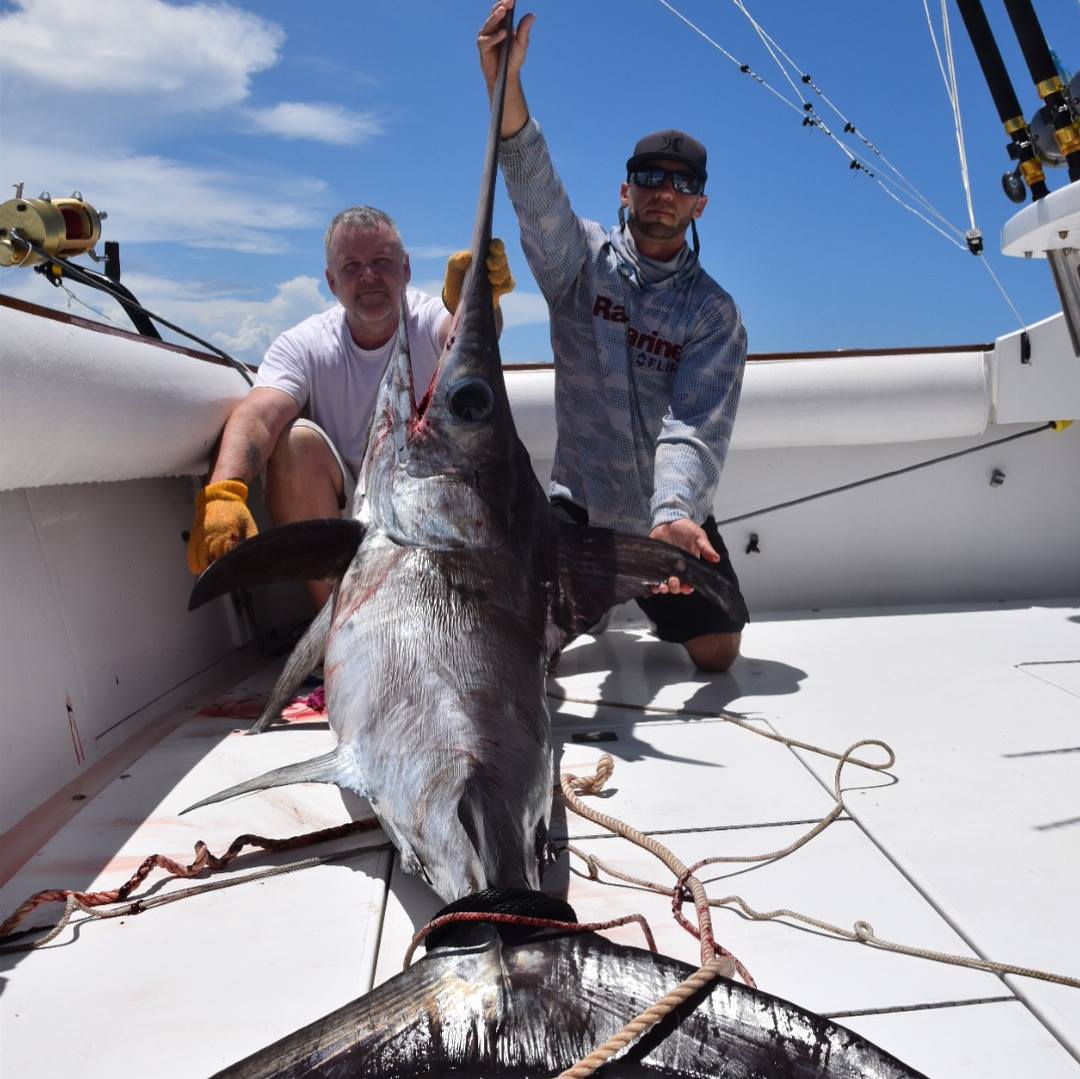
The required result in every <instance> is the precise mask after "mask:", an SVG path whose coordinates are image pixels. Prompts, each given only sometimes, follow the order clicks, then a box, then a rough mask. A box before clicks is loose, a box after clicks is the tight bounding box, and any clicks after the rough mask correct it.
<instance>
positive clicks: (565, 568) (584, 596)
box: [552, 520, 750, 643]
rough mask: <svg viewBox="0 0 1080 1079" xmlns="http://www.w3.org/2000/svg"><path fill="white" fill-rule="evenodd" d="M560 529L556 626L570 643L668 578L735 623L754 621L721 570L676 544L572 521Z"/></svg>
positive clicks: (559, 525) (557, 524) (561, 524)
mask: <svg viewBox="0 0 1080 1079" xmlns="http://www.w3.org/2000/svg"><path fill="white" fill-rule="evenodd" d="M555 527H556V545H555V546H556V552H557V553H556V559H557V573H558V582H557V593H558V594H557V596H556V597H555V601H554V603H553V605H552V621H553V622H554V623H555V625H557V626H558V627H559V628H560V629H561V630H562V631H563V632H564V633H566V635H567V636H566V639H567V641H569V640H572V639H573V638H574V637H576V636H578V634H581V633H584V632H586V631H587V630H588V628H589V627H590V626H592V625H594V624H595V623H596V622H597V621H598V620H599V619H600V617H601V616H602V615H603V614H604V612H605V611H607V610H609V609H610V608H611V607H614V606H615V605H616V604H618V603H623V602H625V601H626V600H628V599H636V598H637V597H639V596H647V595H648V594H649V589H650V586H652V585H656V584H660V582H661V581H664V580H666V579H667V578H668V577H678V578H679V580H681V581H687V582H688V583H690V584H692V585H693V586H694V588H695V589H697V590H698V591H699V592H700V593H701V594H702V595H703V596H705V597H706V598H708V599H710V600H712V602H713V603H715V604H716V605H717V606H718V607H720V609H721V610H723V612H724V613H725V614H726V615H728V617H730V618H731V619H733V620H734V621H738V622H746V621H749V617H750V616H749V613H748V612H747V610H746V604H745V602H744V601H743V598H742V596H741V595H739V593H738V592H737V591H736V590H735V589H733V588H732V587H731V585H730V584H729V583H728V582H727V581H726V580H725V579H724V578H723V577H722V576H721V575H720V573H719V572H718V571H717V569H716V567H715V566H713V565H712V564H711V563H709V562H703V561H702V560H701V559H699V558H694V557H692V556H691V555H688V554H687V553H686V552H685V551H681V550H679V548H678V547H673V546H672V545H671V544H670V543H662V542H660V541H659V540H651V539H647V538H646V537H644V536H628V535H626V534H624V533H622V532H614V531H612V530H611V529H608V528H594V527H592V526H591V525H578V524H572V523H570V522H569V521H561V520H560V521H556V522H555ZM564 643H565V642H564Z"/></svg>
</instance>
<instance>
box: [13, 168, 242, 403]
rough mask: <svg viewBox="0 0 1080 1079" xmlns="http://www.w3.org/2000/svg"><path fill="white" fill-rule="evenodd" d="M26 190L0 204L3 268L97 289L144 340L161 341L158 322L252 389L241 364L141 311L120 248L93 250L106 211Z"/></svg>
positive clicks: (18, 187)
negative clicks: (85, 260)
mask: <svg viewBox="0 0 1080 1079" xmlns="http://www.w3.org/2000/svg"><path fill="white" fill-rule="evenodd" d="M22 187H23V185H22V184H21V183H20V184H17V185H16V186H15V191H16V194H15V198H13V199H9V200H8V201H7V202H5V203H3V204H0V266H10V267H17V266H18V267H33V268H34V270H35V272H37V273H41V274H43V275H44V277H45V279H46V280H47V281H49V282H50V284H53V285H56V286H57V287H59V285H60V283H61V280H62V278H63V277H64V275H65V274H66V275H67V276H69V277H71V278H73V279H74V280H76V281H79V282H80V283H81V284H84V285H87V286H89V287H90V288H96V289H99V290H100V291H102V292H104V293H107V294H108V295H109V296H111V297H112V298H113V299H114V300H116V302H117V303H118V304H120V306H121V307H122V308H123V309H124V311H125V312H126V313H127V315H128V317H129V318H130V319H131V321H132V324H133V325H134V326H135V329H136V330H138V332H139V334H140V336H142V337H148V338H151V339H152V340H156V341H160V340H161V334H160V333H159V332H158V330H157V328H156V327H155V325H154V322H157V323H160V324H161V325H162V326H165V327H166V328H168V329H170V330H173V331H174V332H176V333H178V334H181V335H182V336H184V337H186V338H188V339H189V340H191V341H194V342H195V343H196V344H198V345H201V346H202V347H203V348H205V349H207V350H208V351H209V352H212V353H213V354H214V355H216V356H220V357H221V358H222V359H223V360H225V362H226V363H228V364H229V365H230V366H231V367H233V368H234V369H235V370H236V371H237V372H239V374H240V375H241V376H242V377H243V378H244V380H245V381H246V382H247V383H248V385H249V386H250V385H254V379H253V378H252V376H251V372H250V371H249V370H248V369H247V367H245V366H244V364H242V363H240V361H239V360H237V359H235V358H234V357H233V356H230V355H229V354H228V353H227V352H225V351H224V350H222V349H220V348H218V347H217V346H216V345H213V344H211V343H210V342H209V341H206V340H204V339H203V338H201V337H198V336H196V335H195V334H193V333H190V332H189V331H188V330H185V329H183V328H182V327H180V326H177V325H176V324H175V323H173V322H170V321H169V320H168V319H166V318H163V317H162V316H161V315H158V314H155V313H154V312H153V311H150V310H148V309H147V308H146V307H143V305H142V304H141V303H139V301H138V300H137V299H136V298H135V296H134V294H133V293H132V292H131V290H130V289H128V288H127V287H126V286H124V285H122V284H120V245H119V244H118V243H116V242H115V241H109V242H107V243H106V244H105V257H104V259H102V258H101V257H100V256H98V255H97V254H96V253H95V251H94V246H95V244H96V243H97V242H98V240H99V239H100V238H101V222H102V221H103V220H104V219H105V218H106V216H107V215H106V214H105V213H104V212H99V211H98V210H96V209H94V207H93V206H91V205H90V203H88V202H87V201H86V200H85V199H84V198H83V197H82V195H81V194H80V193H79V192H78V191H76V192H74V193H73V194H72V195H71V197H70V198H66V199H54V198H52V197H51V196H50V195H49V193H48V192H47V191H44V192H42V194H41V196H40V197H39V198H36V199H28V198H23V195H22ZM78 255H89V257H90V258H93V259H97V261H99V262H104V264H105V273H104V274H100V273H98V272H97V271H95V270H91V269H89V268H88V267H85V266H79V265H78V264H76V263H74V262H71V261H70V260H71V258H73V257H75V256H78Z"/></svg>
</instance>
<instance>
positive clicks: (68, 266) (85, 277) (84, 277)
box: [11, 235, 255, 386]
mask: <svg viewBox="0 0 1080 1079" xmlns="http://www.w3.org/2000/svg"><path fill="white" fill-rule="evenodd" d="M11 239H12V240H13V241H14V242H15V243H20V244H25V245H26V246H27V247H28V248H29V249H30V250H31V251H33V252H34V254H36V255H40V256H41V257H42V258H44V259H46V260H47V261H48V262H51V263H55V264H56V265H58V266H62V267H63V268H64V270H65V271H66V272H67V273H69V274H71V276H72V277H74V278H75V280H76V281H81V282H82V283H83V284H90V285H91V287H93V288H98V289H101V291H102V292H105V293H107V294H108V295H110V296H112V298H113V299H114V300H116V301H117V303H119V304H120V305H121V306H122V307H123V306H127V307H131V308H134V309H135V310H136V311H141V312H142V313H143V314H144V315H146V316H147V318H152V319H153V320H154V321H155V322H159V323H161V325H162V326H165V327H167V328H168V329H170V330H173V331H174V332H176V333H178V334H181V335H182V336H184V337H187V338H188V339H189V340H191V341H194V342H195V343H196V344H199V345H202V347H203V348H205V349H207V350H208V351H210V352H212V353H213V354H214V355H215V356H220V357H221V358H222V359H223V360H225V362H226V363H228V364H229V366H230V367H233V368H235V370H236V371H238V372H239V373H240V375H241V376H242V377H243V378H244V380H245V381H246V382H247V384H248V385H249V386H254V385H255V379H254V378H252V377H251V372H250V371H249V370H248V369H247V368H246V367H245V366H244V365H243V364H242V363H241V362H240V361H239V360H237V359H234V358H233V357H232V356H230V355H229V354H228V353H227V352H225V351H223V350H222V349H220V348H218V347H217V345H212V344H210V342H209V341H205V340H203V338H201V337H197V336H196V335H195V334H193V333H190V332H189V331H187V330H185V329H183V328H182V327H180V326H177V325H176V323H174V322H170V321H169V320H168V319H167V318H163V317H162V316H161V315H158V314H155V313H154V312H153V311H150V310H148V309H147V308H145V307H143V305H142V304H141V303H137V302H135V301H133V300H132V299H131V298H130V297H128V296H124V295H122V294H121V293H120V292H117V291H116V290H115V289H112V288H109V287H108V286H107V285H105V284H104V283H103V282H102V281H99V280H97V279H96V278H93V277H91V276H90V275H89V274H87V273H85V272H84V271H83V270H82V269H81V268H80V267H79V266H78V265H77V264H76V263H74V262H69V261H68V260H67V259H65V258H62V257H61V256H60V255H53V254H50V253H49V252H48V251H46V250H45V248H44V247H42V246H41V245H40V244H37V243H35V242H34V241H33V240H30V239H27V238H26V237H25V236H14V235H13V236H12V237H11ZM87 306H89V305H87ZM91 310H93V308H91Z"/></svg>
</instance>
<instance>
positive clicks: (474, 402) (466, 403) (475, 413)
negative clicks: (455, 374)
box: [446, 378, 495, 423]
mask: <svg viewBox="0 0 1080 1079" xmlns="http://www.w3.org/2000/svg"><path fill="white" fill-rule="evenodd" d="M446 399H447V403H448V404H449V405H450V412H451V413H452V414H453V415H454V416H455V417H456V418H457V419H459V420H463V421H464V422H465V423H480V422H481V421H482V420H486V419H487V418H488V416H490V415H491V413H492V410H493V409H494V407H495V395H494V394H493V393H492V392H491V387H490V386H489V385H488V384H487V383H486V382H485V381H484V380H483V379H482V378H463V379H462V380H461V381H460V382H455V383H454V384H453V385H452V386H451V387H450V389H449V390H448V391H447V394H446Z"/></svg>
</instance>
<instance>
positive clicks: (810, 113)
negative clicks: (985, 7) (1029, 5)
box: [658, 0, 1027, 330]
mask: <svg viewBox="0 0 1080 1079" xmlns="http://www.w3.org/2000/svg"><path fill="white" fill-rule="evenodd" d="M658 2H659V3H660V5H661V6H662V7H664V8H666V9H667V10H668V11H670V12H671V13H672V14H673V15H674V16H675V17H676V18H678V19H679V20H680V21H681V22H683V23H684V24H685V25H686V26H688V27H689V28H690V29H691V30H693V31H694V33H696V34H697V35H698V36H699V37H701V38H703V39H704V40H705V41H706V42H708V44H710V45H711V46H712V47H713V48H714V49H716V50H717V51H718V52H720V53H721V54H722V55H723V56H724V57H725V58H726V59H728V60H730V61H731V62H732V63H733V64H735V65H736V66H737V67H738V68H739V70H740V71H741V72H742V73H743V74H747V75H750V76H751V78H752V79H753V80H754V81H755V82H757V83H758V84H759V85H761V86H762V87H763V88H764V89H766V90H768V91H769V92H770V93H771V94H772V95H773V96H774V97H776V98H777V99H778V100H779V101H781V102H783V104H785V105H786V106H787V107H788V108H789V109H791V110H792V111H793V112H797V113H799V114H800V115H801V116H802V121H803V125H804V126H806V127H810V128H813V129H815V130H817V131H820V132H821V133H822V134H823V135H825V136H827V137H828V138H829V140H830V141H831V142H832V144H833V145H834V146H835V147H836V148H837V149H838V150H840V152H841V153H843V154H844V155H845V156H846V157H847V158H848V167H849V168H850V169H852V170H853V171H856V172H863V173H865V174H866V176H867V177H868V178H869V179H872V180H873V181H874V182H875V183H876V184H877V185H878V187H880V188H881V190H882V191H883V192H884V193H885V194H886V195H888V196H889V198H891V199H892V200H893V201H894V202H896V203H897V204H898V205H899V206H901V207H902V208H903V209H905V210H907V211H908V212H909V213H911V214H913V215H914V216H915V217H917V218H918V219H919V220H920V221H922V222H924V223H925V224H927V225H929V226H930V228H932V229H933V230H934V231H935V232H936V233H938V235H940V236H941V237H942V238H943V239H944V240H946V241H947V242H949V243H950V244H952V245H953V246H954V247H956V248H957V249H959V250H961V251H970V252H971V253H972V254H975V255H976V256H977V257H978V258H979V259H980V261H981V262H982V263H983V265H984V266H985V267H986V270H987V273H989V274H990V277H991V279H992V281H993V282H994V285H995V286H996V287H997V289H998V292H999V293H1000V294H1001V296H1002V298H1003V300H1004V301H1005V303H1006V305H1007V306H1008V307H1009V309H1010V310H1011V311H1012V313H1013V315H1014V316H1015V317H1016V320H1017V322H1018V323H1019V326H1020V328H1021V330H1026V329H1027V323H1026V322H1025V320H1024V318H1023V317H1022V316H1021V314H1020V312H1019V311H1018V310H1017V307H1016V304H1015V303H1013V300H1012V298H1011V297H1010V296H1009V294H1008V292H1007V291H1006V289H1005V286H1004V285H1003V284H1002V282H1001V280H1000V279H999V278H998V276H997V274H995V273H994V270H993V268H992V267H991V265H990V263H989V260H988V258H987V257H986V254H985V252H984V251H981V250H976V249H975V248H974V246H973V243H974V239H975V237H976V236H977V235H978V227H977V225H976V224H975V210H974V201H973V199H972V195H971V181H970V175H969V172H968V167H967V151H966V146H965V143H964V135H963V125H962V123H961V119H960V102H959V90H958V80H957V76H956V66H955V62H954V59H953V52H952V34H951V28H950V26H949V22H948V13H947V9H946V6H945V5H946V3H947V0H941V4H942V11H943V19H944V24H945V30H944V34H943V38H944V41H945V51H946V54H947V57H948V62H947V64H946V61H945V60H943V59H942V54H941V49H940V48H939V46H938V43H937V37H936V34H935V32H934V27H933V20H932V18H931V16H930V10H929V6H928V0H923V7H924V9H925V11H926V15H927V21H928V24H929V26H930V35H931V40H932V41H933V45H934V51H935V54H936V55H937V58H938V67H939V69H940V70H941V74H942V78H943V80H944V82H945V87H946V93H947V94H948V96H949V101H950V106H951V108H952V110H953V121H954V128H955V131H956V137H957V148H958V152H959V155H960V167H961V178H962V182H963V187H964V194H965V198H966V201H967V207H968V219H969V221H970V223H971V226H970V229H969V231H968V232H967V233H965V232H964V231H963V230H962V229H960V228H958V227H957V226H956V225H954V224H953V223H952V222H951V221H950V220H949V219H948V218H947V217H945V215H944V214H942V213H941V212H940V211H939V210H938V209H937V208H936V207H935V206H934V205H933V204H932V203H931V202H930V200H929V199H928V198H926V196H925V195H923V194H922V192H921V191H919V189H918V188H917V187H916V186H915V185H914V184H913V183H912V182H911V181H910V180H909V179H908V178H907V177H906V176H905V175H904V174H903V173H902V172H901V171H900V170H899V169H898V168H897V167H896V166H895V165H894V164H893V163H892V162H891V161H890V160H889V159H888V158H887V157H886V156H885V155H884V154H883V153H882V152H881V150H880V149H879V148H878V147H877V146H876V145H875V144H874V143H873V142H872V141H871V140H870V139H868V138H867V137H866V136H865V135H864V134H863V133H862V132H861V131H860V130H859V129H858V128H857V127H856V126H855V124H854V123H852V121H851V120H850V119H849V118H848V117H847V116H846V115H845V114H844V113H843V112H842V111H841V110H840V109H839V108H838V107H837V106H836V105H835V104H834V103H833V101H832V100H831V99H830V98H829V97H827V96H826V94H825V93H824V91H823V90H822V89H821V87H820V86H818V84H817V83H816V82H815V81H814V80H813V79H812V78H811V76H810V75H809V74H807V73H806V72H802V71H801V68H800V66H799V65H798V64H796V63H795V61H794V60H793V59H792V58H791V56H790V55H789V54H788V53H787V52H785V51H784V49H783V48H782V47H781V46H780V45H779V43H778V42H777V41H776V39H775V38H773V37H772V36H771V35H770V34H769V33H768V32H767V31H766V30H765V28H764V27H763V26H762V25H761V24H760V23H759V22H758V21H757V20H756V19H755V18H754V17H753V15H751V13H750V11H749V9H748V8H747V6H746V3H745V0H732V3H733V4H734V6H735V7H736V9H737V10H738V11H740V12H741V13H742V14H743V15H744V16H745V17H746V19H747V20H748V21H749V23H750V25H751V26H752V27H753V28H754V31H755V32H756V33H757V35H758V37H759V38H760V39H761V42H762V44H763V45H764V47H765V48H766V50H767V51H768V52H769V55H770V56H771V57H772V58H773V60H774V61H775V62H776V64H777V66H778V67H779V68H780V71H781V73H782V74H783V76H784V78H785V79H786V80H787V82H788V83H789V84H790V85H791V86H792V88H793V89H794V91H795V94H796V96H797V97H798V98H799V100H800V101H801V102H802V105H801V107H800V106H799V105H797V104H795V103H794V102H792V101H791V100H789V99H788V98H787V97H785V96H784V94H783V93H781V92H780V91H779V90H777V89H776V88H775V87H773V86H771V85H769V83H767V82H766V81H765V79H764V78H762V76H761V75H759V74H758V73H757V72H756V71H754V70H753V69H752V68H751V67H750V65H749V64H746V63H743V62H741V61H739V60H738V59H737V58H736V57H735V56H733V55H732V54H731V53H730V52H728V50H727V49H725V48H724V47H723V46H722V45H721V44H720V43H719V42H718V41H716V40H715V39H714V38H712V37H710V36H709V34H707V33H706V32H705V31H704V30H703V29H702V28H701V27H700V26H698V25H697V24H695V23H694V22H692V21H691V20H690V19H688V18H687V17H686V16H685V15H683V14H682V12H680V11H679V10H678V9H676V8H675V7H674V6H673V5H672V4H671V3H670V2H669V0H658ZM781 58H782V59H781ZM784 61H786V62H787V64H788V65H790V67H791V69H793V70H794V71H798V72H800V81H801V82H802V83H803V84H804V85H806V86H808V87H810V89H811V90H813V91H814V93H815V94H817V95H818V96H819V97H820V98H821V100H822V101H823V102H825V104H826V105H828V106H829V108H830V109H832V111H833V112H834V113H836V115H837V116H838V117H839V119H840V120H841V121H842V122H843V125H844V127H843V134H845V135H854V136H855V137H857V138H858V139H859V140H860V141H861V142H862V144H863V145H864V146H865V148H866V149H867V151H868V152H869V153H871V154H872V155H873V156H874V157H875V158H877V159H878V160H879V161H881V163H882V164H883V165H884V166H885V167H886V168H887V169H888V170H890V171H891V172H892V173H893V174H895V178H894V177H893V176H890V175H884V174H879V173H878V172H876V171H875V170H874V169H873V168H871V167H870V164H869V162H868V161H866V160H864V159H863V158H862V157H861V156H860V155H859V154H857V153H855V152H854V151H853V150H852V149H851V148H850V147H849V146H847V145H846V144H845V143H844V142H843V141H842V140H841V139H840V138H839V137H838V136H837V135H836V133H835V132H834V131H833V130H832V129H831V128H830V127H829V126H828V125H827V124H826V123H825V121H824V120H823V119H822V117H821V116H820V115H819V114H818V112H817V111H816V109H815V108H814V106H813V103H812V102H809V101H807V99H806V98H805V97H804V95H803V93H802V91H801V90H799V88H798V87H797V86H796V85H795V83H794V81H793V80H792V78H791V76H790V74H789V72H788V70H787V68H786V67H785V66H784ZM946 68H948V73H947V71H946ZM950 75H951V79H950ZM908 200H911V201H908ZM912 202H915V203H918V204H919V206H921V207H922V209H920V208H919V206H915V205H912ZM924 211H925V212H924ZM928 215H929V216H928ZM931 217H934V218H936V219H937V222H935V221H933V220H931Z"/></svg>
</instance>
